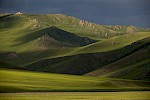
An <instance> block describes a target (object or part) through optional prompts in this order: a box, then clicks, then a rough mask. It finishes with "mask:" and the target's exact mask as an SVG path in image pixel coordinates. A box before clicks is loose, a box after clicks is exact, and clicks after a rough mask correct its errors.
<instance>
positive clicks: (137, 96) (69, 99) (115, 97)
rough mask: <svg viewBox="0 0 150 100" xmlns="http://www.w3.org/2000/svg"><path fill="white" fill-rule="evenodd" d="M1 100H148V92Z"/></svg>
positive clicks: (57, 94)
mask: <svg viewBox="0 0 150 100" xmlns="http://www.w3.org/2000/svg"><path fill="white" fill-rule="evenodd" d="M0 99H1V100H150V92H45V93H33V92H31V93H30V92H29V93H3V94H0Z"/></svg>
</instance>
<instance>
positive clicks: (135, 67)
mask: <svg viewBox="0 0 150 100" xmlns="http://www.w3.org/2000/svg"><path fill="white" fill-rule="evenodd" d="M149 64H150V44H148V45H147V46H146V47H143V48H141V49H139V50H138V51H136V52H134V53H132V54H130V55H128V56H126V57H124V58H122V59H119V60H117V61H115V62H113V63H111V64H109V65H107V66H103V67H101V68H100V69H98V70H96V71H93V72H90V73H87V74H86V75H88V76H106V77H115V78H127V79H140V80H150V78H149V73H150V69H149V68H150V67H149Z"/></svg>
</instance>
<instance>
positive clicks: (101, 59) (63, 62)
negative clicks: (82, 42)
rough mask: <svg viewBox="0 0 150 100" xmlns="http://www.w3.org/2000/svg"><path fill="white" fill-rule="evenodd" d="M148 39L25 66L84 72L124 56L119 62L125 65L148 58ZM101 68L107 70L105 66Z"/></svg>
mask: <svg viewBox="0 0 150 100" xmlns="http://www.w3.org/2000/svg"><path fill="white" fill-rule="evenodd" d="M149 40H150V37H148V38H145V39H143V40H140V41H138V42H135V43H133V44H131V45H129V46H126V47H124V48H121V49H117V50H114V51H109V52H100V53H89V54H79V55H74V56H66V57H58V58H51V59H44V60H41V61H38V62H35V63H32V64H29V65H27V66H25V68H27V69H28V70H33V71H44V72H52V73H67V74H85V73H88V72H91V71H93V70H96V69H98V68H101V67H102V66H105V65H109V64H111V63H113V62H115V61H117V60H119V59H121V58H124V57H126V59H124V60H123V61H122V62H121V63H120V65H121V66H123V65H124V66H125V65H127V64H132V63H135V62H138V61H140V60H143V59H149V57H150V56H149V54H150V53H149V44H150V41H149ZM143 48H144V49H143ZM141 50H142V51H141ZM136 52H137V53H136ZM141 55H142V56H141ZM128 56H129V57H128ZM102 68H103V67H102ZM110 68H111V69H114V70H117V68H114V67H110ZM118 68H120V67H118ZM103 69H104V70H107V68H105V67H104V68H103ZM110 71H111V70H110ZM100 73H101V72H100ZM108 73H109V72H108Z"/></svg>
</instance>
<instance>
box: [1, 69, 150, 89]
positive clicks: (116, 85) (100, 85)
mask: <svg viewBox="0 0 150 100" xmlns="http://www.w3.org/2000/svg"><path fill="white" fill-rule="evenodd" d="M0 78H1V80H0V92H25V91H28V92H31V91H131V90H136V91H137V90H149V89H150V85H149V82H147V81H130V80H118V79H109V78H98V77H97V78H94V77H86V76H72V75H59V74H45V73H35V72H29V71H17V70H8V69H0Z"/></svg>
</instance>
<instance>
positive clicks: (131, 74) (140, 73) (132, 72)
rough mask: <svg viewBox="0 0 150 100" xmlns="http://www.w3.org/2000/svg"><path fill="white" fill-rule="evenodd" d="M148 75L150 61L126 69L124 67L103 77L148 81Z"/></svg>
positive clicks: (149, 76)
mask: <svg viewBox="0 0 150 100" xmlns="http://www.w3.org/2000/svg"><path fill="white" fill-rule="evenodd" d="M149 74H150V59H148V60H144V61H140V62H137V63H135V64H132V65H129V66H127V67H124V68H122V69H120V70H117V71H114V72H112V73H109V74H107V75H105V77H114V78H122V79H133V80H149V81H150V75H149Z"/></svg>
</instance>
